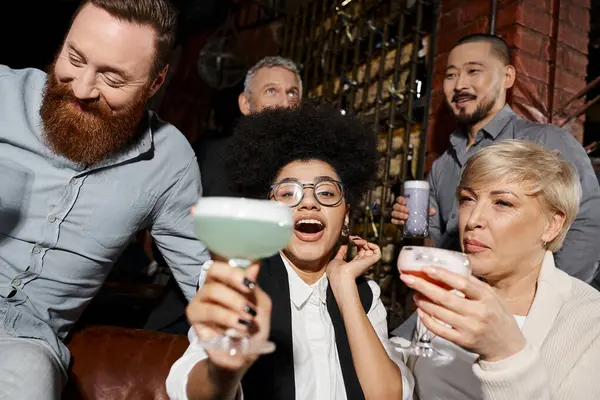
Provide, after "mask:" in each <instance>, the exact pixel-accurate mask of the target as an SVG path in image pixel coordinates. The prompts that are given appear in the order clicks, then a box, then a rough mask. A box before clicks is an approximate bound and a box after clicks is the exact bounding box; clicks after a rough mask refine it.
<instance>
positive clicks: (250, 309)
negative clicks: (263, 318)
mask: <svg viewBox="0 0 600 400" xmlns="http://www.w3.org/2000/svg"><path fill="white" fill-rule="evenodd" d="M244 312H246V313H248V314H250V315H252V316H253V317H256V310H255V309H254V308H252V307H250V306H246V307H244Z"/></svg>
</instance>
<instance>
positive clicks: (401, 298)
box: [281, 0, 439, 329]
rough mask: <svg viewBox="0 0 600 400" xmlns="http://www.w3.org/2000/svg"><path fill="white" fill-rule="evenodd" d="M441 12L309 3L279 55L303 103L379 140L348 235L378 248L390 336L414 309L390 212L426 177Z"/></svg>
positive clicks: (411, 1)
mask: <svg viewBox="0 0 600 400" xmlns="http://www.w3.org/2000/svg"><path fill="white" fill-rule="evenodd" d="M438 10H439V1H431V0H430V1H425V0H343V1H342V0H338V1H332V0H305V1H304V2H303V4H302V5H301V6H300V8H299V10H298V11H297V12H296V13H295V14H293V15H289V16H288V18H287V20H286V23H285V28H284V41H283V46H282V51H281V53H282V55H283V56H285V57H288V58H291V59H293V60H294V61H295V62H296V63H297V64H298V65H299V67H300V70H301V75H302V79H303V87H304V93H303V95H304V97H305V98H308V99H311V100H312V101H314V102H316V103H331V104H334V105H335V106H336V107H337V108H339V109H340V112H342V113H344V114H345V113H352V114H357V115H358V116H359V117H360V118H361V119H363V120H364V121H366V122H367V123H369V124H370V125H371V126H372V127H373V134H374V135H376V136H377V141H378V150H379V152H380V154H381V160H380V164H379V170H378V174H377V180H376V183H375V186H374V187H373V189H372V190H371V191H370V192H369V193H368V195H367V196H366V197H365V198H364V199H363V201H362V202H361V204H359V205H358V206H355V209H354V210H353V213H352V221H351V230H352V232H353V233H355V234H358V235H361V236H363V237H364V238H366V239H368V240H370V241H374V242H376V243H378V244H379V245H380V246H381V248H382V260H381V262H380V263H378V265H376V266H374V267H373V268H372V270H371V271H369V272H368V275H369V276H370V277H371V278H373V279H375V280H376V281H377V282H378V283H379V285H380V286H381V288H382V299H383V301H384V304H385V305H386V308H387V309H388V316H389V318H388V321H389V325H390V328H392V329H393V328H395V327H396V326H398V325H399V324H400V323H401V322H403V321H404V320H405V319H406V318H407V317H408V316H409V315H410V314H411V312H412V305H411V301H410V296H408V292H407V290H406V287H405V286H404V285H402V284H401V283H400V280H399V279H398V272H397V269H396V266H395V261H396V257H397V255H398V252H399V250H400V248H401V246H402V245H403V244H405V242H403V240H402V235H401V232H399V230H398V228H397V227H396V226H394V225H392V223H391V208H392V205H393V203H394V198H395V197H396V196H397V195H399V194H401V193H400V192H401V187H402V182H403V181H405V180H407V179H414V178H415V177H416V178H417V179H422V177H423V163H424V156H425V151H424V146H425V143H426V130H427V116H428V113H429V99H430V97H431V96H430V92H431V75H432V63H433V51H434V49H433V48H432V44H433V43H435V34H436V32H435V27H436V23H437V15H438Z"/></svg>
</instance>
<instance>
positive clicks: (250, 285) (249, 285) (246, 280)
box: [244, 278, 256, 290]
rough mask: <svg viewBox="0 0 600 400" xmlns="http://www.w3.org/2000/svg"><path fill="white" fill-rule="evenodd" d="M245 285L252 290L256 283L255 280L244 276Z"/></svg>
mask: <svg viewBox="0 0 600 400" xmlns="http://www.w3.org/2000/svg"><path fill="white" fill-rule="evenodd" d="M244 286H246V287H247V288H248V289H250V290H252V289H254V287H255V286H256V284H255V283H254V282H252V281H251V280H250V279H248V278H244Z"/></svg>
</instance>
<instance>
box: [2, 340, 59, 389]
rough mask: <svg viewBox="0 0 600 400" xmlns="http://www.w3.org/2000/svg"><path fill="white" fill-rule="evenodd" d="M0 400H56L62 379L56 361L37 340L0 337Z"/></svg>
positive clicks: (48, 350)
mask: <svg viewBox="0 0 600 400" xmlns="http://www.w3.org/2000/svg"><path fill="white" fill-rule="evenodd" d="M0 353H2V357H1V358H2V359H1V360H0V400H4V399H15V398H31V399H33V398H44V399H59V398H60V392H61V391H62V387H63V385H64V378H63V374H62V371H61V367H60V365H59V363H58V360H57V359H56V358H55V357H54V355H53V354H52V352H51V351H50V349H49V348H48V347H47V346H46V345H44V344H43V343H42V342H41V341H37V340H31V339H20V338H0Z"/></svg>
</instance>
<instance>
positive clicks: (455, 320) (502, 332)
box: [401, 267, 526, 361]
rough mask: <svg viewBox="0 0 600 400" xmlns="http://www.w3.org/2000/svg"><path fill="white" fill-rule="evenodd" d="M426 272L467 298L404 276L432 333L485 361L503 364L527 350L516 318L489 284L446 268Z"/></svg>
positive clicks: (433, 268) (426, 269) (409, 276)
mask: <svg viewBox="0 0 600 400" xmlns="http://www.w3.org/2000/svg"><path fill="white" fill-rule="evenodd" d="M423 272H425V273H426V274H427V275H428V276H429V277H430V278H431V279H432V280H435V281H439V282H441V283H442V284H444V285H447V286H448V287H451V288H452V289H456V290H458V291H459V292H461V293H463V294H464V295H465V297H464V298H463V297H460V296H457V295H456V294H455V293H453V292H450V291H448V290H446V289H443V288H441V287H439V286H437V285H435V284H433V283H431V282H427V281H426V280H425V279H421V278H419V277H416V276H413V275H406V274H404V275H401V279H402V281H404V283H406V285H407V286H409V287H410V288H412V289H414V290H415V291H416V292H418V294H416V295H415V303H416V305H417V307H418V310H417V311H418V313H419V316H420V317H421V320H422V322H423V324H425V326H426V327H427V328H428V329H429V330H430V331H431V332H432V333H434V334H436V335H438V336H440V337H442V338H444V339H446V340H449V341H451V342H453V343H455V344H457V345H459V346H461V347H463V348H465V349H467V350H469V351H472V352H474V353H476V354H479V356H480V357H481V359H482V360H484V361H499V360H503V359H505V358H508V357H510V356H512V355H513V354H515V353H518V352H519V351H521V350H522V349H523V348H524V347H525V344H526V341H525V337H524V336H523V334H522V333H521V330H520V329H519V326H518V325H517V322H516V321H515V318H514V316H513V315H512V314H511V313H510V312H509V311H508V309H507V307H506V306H505V304H504V301H503V300H502V299H501V298H500V297H499V296H498V295H496V293H495V292H494V291H493V290H492V288H491V287H490V286H489V285H488V284H487V283H485V282H482V281H480V280H478V279H477V278H475V277H473V276H462V275H458V274H455V273H453V272H450V271H447V270H445V269H443V268H435V267H427V268H424V269H423ZM433 318H436V319H438V320H440V321H442V322H444V323H446V324H448V325H450V326H451V328H450V327H447V326H444V325H442V324H440V323H439V322H437V321H435V320H434V319H433Z"/></svg>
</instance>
